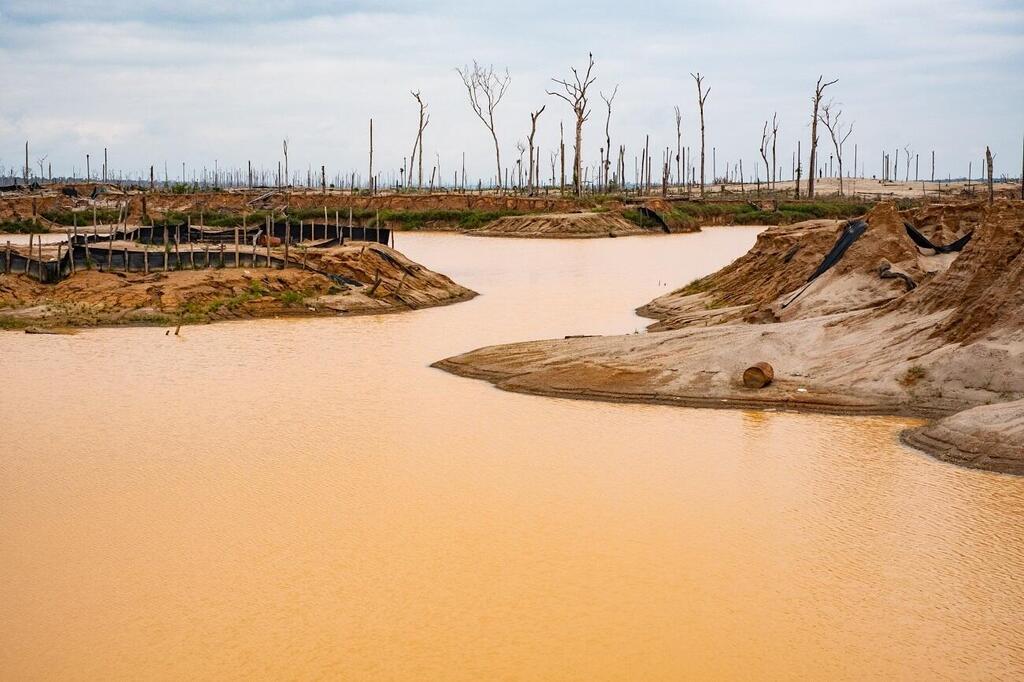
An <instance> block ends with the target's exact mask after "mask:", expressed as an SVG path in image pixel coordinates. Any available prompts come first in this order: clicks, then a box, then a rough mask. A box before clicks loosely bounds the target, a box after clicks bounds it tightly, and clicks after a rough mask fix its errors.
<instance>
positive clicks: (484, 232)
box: [470, 212, 661, 239]
mask: <svg viewBox="0 0 1024 682" xmlns="http://www.w3.org/2000/svg"><path fill="white" fill-rule="evenodd" d="M660 232H661V231H660V230H652V229H648V228H644V227H640V226H639V225H637V224H635V223H631V222H630V221H628V220H626V219H625V218H623V217H622V216H621V215H619V214H618V213H611V212H603V213H541V214H533V215H521V216H506V217H504V218H498V219H497V220H495V221H493V222H491V223H488V224H487V225H485V226H484V227H482V228H480V229H478V230H473V231H472V232H471V233H470V234H474V235H480V236H484V237H534V238H537V237H540V238H544V237H550V238H559V239H572V238H588V237H626V236H630V235H637V234H655V233H660Z"/></svg>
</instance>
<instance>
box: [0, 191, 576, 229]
mask: <svg viewBox="0 0 1024 682" xmlns="http://www.w3.org/2000/svg"><path fill="white" fill-rule="evenodd" d="M68 187H69V188H70V189H74V190H75V192H77V193H78V196H77V197H71V196H65V195H64V194H62V193H61V192H60V190H61V189H62V187H54V188H53V189H48V190H47V191H44V192H40V193H35V194H10V195H5V196H2V197H0V221H6V220H24V219H30V218H32V217H39V216H42V215H44V214H47V213H51V212H55V211H62V210H65V211H66V210H71V209H73V208H76V207H77V208H82V207H84V206H87V205H88V206H89V207H90V210H88V211H85V212H84V213H83V214H82V215H83V218H88V219H89V220H90V221H91V206H92V205H94V204H95V205H96V206H98V207H100V208H115V209H121V208H122V207H124V208H126V209H127V216H126V219H127V220H128V221H129V222H139V221H140V220H142V219H143V217H144V216H145V217H151V218H153V217H155V218H156V219H160V218H161V217H162V216H164V215H166V214H169V213H179V214H181V213H188V214H192V215H194V216H195V217H196V218H198V216H199V214H200V212H205V213H207V214H216V213H226V214H241V213H242V212H243V211H246V210H249V211H254V210H267V209H273V210H276V211H281V210H284V209H289V210H292V211H294V210H313V209H319V210H322V209H323V208H324V207H326V208H327V210H328V213H329V216H330V219H331V220H333V218H334V211H336V210H337V211H340V212H342V213H343V214H347V211H348V209H350V208H351V209H353V210H356V211H376V210H379V211H417V212H438V211H440V212H444V211H454V212H458V211H477V212H481V213H501V212H522V213H536V212H551V211H570V210H575V209H578V208H579V207H580V203H579V202H578V201H576V200H575V199H571V198H564V197H546V196H539V197H526V196H509V195H500V196H499V195H494V194H468V193H467V194H449V193H436V194H426V193H416V194H381V195H376V196H369V195H360V194H351V193H348V192H340V191H334V190H332V191H329V192H327V193H321V192H316V191H312V190H311V191H298V190H288V191H285V190H266V189H254V190H246V191H242V190H231V191H224V192H200V193H194V194H174V193H172V192H163V191H153V192H142V191H122V190H120V189H117V188H115V187H113V186H102V187H103V189H104V191H103V193H101V194H99V195H97V197H96V199H95V201H93V200H91V199H90V197H91V193H92V191H93V189H94V187H95V186H94V185H72V186H68ZM345 217H347V215H346V216H345ZM83 224H84V223H83Z"/></svg>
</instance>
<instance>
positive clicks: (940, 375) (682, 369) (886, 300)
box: [437, 201, 1024, 471]
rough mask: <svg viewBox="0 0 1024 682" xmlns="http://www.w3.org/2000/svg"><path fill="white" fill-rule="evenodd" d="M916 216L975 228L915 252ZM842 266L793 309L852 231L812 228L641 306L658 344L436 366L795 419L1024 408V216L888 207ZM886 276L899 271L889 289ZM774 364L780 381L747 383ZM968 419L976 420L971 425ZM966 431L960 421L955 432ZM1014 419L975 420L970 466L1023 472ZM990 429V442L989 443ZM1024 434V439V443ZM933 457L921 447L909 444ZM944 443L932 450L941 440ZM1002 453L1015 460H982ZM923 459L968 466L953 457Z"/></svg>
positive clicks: (944, 225) (771, 236)
mask: <svg viewBox="0 0 1024 682" xmlns="http://www.w3.org/2000/svg"><path fill="white" fill-rule="evenodd" d="M904 218H907V219H910V220H912V221H913V222H914V224H915V225H917V226H918V227H919V228H920V229H921V230H922V231H923V232H924V233H925V234H926V235H927V236H928V237H929V238H931V239H932V240H933V241H934V242H937V243H948V242H949V241H952V239H953V238H955V237H957V236H960V235H962V234H965V233H966V232H968V231H970V230H972V229H973V230H975V235H974V238H973V239H972V241H971V243H970V244H969V245H968V246H967V247H966V248H965V249H964V251H963V252H962V253H961V254H959V255H958V256H956V255H953V256H950V255H936V254H932V253H930V252H923V251H921V250H919V249H917V248H916V247H915V246H914V245H913V243H912V242H910V240H909V239H908V238H907V236H906V234H905V232H904V231H903V225H902V221H903V219H904ZM867 219H868V223H869V228H868V231H867V232H866V233H865V235H864V236H863V237H861V239H860V240H858V241H857V242H855V243H854V245H853V246H852V247H851V248H850V249H849V251H847V253H846V255H845V257H844V258H843V259H842V260H841V261H840V262H839V264H838V265H836V266H835V267H834V268H833V269H832V270H830V271H829V272H828V273H826V274H825V275H823V276H822V277H820V278H819V279H818V280H816V281H815V282H814V284H812V285H811V286H810V287H809V288H808V290H807V291H806V293H805V294H803V296H802V297H801V298H800V299H798V300H797V302H796V303H794V304H792V305H790V306H788V307H786V308H785V309H784V308H783V305H782V304H783V303H785V302H787V301H789V300H790V299H791V298H792V297H793V295H794V292H795V291H797V290H798V289H799V288H800V287H801V286H802V285H803V284H804V282H805V281H806V279H807V277H808V275H809V274H810V273H811V272H812V271H813V270H814V268H815V267H816V266H817V265H818V263H820V262H821V260H822V258H823V256H824V254H825V253H826V252H827V251H828V250H829V249H830V248H831V246H832V244H833V243H834V242H835V239H836V237H837V234H838V232H839V230H840V229H841V227H842V223H841V222H839V221H809V222H806V223H800V224H796V225H791V226H786V227H774V228H769V229H768V230H766V231H765V232H763V233H762V234H761V236H760V237H759V239H758V242H757V244H756V245H755V246H754V248H753V249H752V250H751V251H750V252H749V253H748V254H747V255H745V256H743V257H741V258H740V259H738V260H737V261H735V262H734V263H733V264H731V265H729V266H727V267H726V268H723V269H722V270H720V271H719V272H717V273H715V274H713V275H711V276H709V277H707V278H704V279H702V280H698V281H697V282H694V283H691V284H690V285H688V286H686V287H684V288H682V289H680V290H678V291H676V292H673V293H672V294H668V295H666V296H663V297H660V298H659V299H657V300H655V301H652V302H651V303H649V304H648V305H646V306H644V307H643V308H642V309H641V312H642V313H643V314H646V315H650V316H653V317H656V318H658V320H659V321H658V322H657V323H655V324H654V325H652V329H653V330H660V331H656V332H655V333H649V334H645V335H634V336H622V337H594V338H581V339H557V340H548V341H533V342H527V343H518V344H509V345H502V346H492V347H488V348H482V349H479V350H476V351H472V352H470V353H466V354H464V355H460V356H456V357H453V358H448V359H446V360H443V361H441V362H439V363H437V366H438V367H441V368H443V369H446V370H448V371H451V372H454V373H457V374H461V375H465V376H471V377H477V378H483V379H486V380H489V381H491V382H493V383H495V384H496V385H497V386H499V387H500V388H504V389H508V390H515V391H523V392H529V393H538V394H545V395H556V396H564V397H576V398H595V399H604V400H628V401H641V402H660V403H672V404H683V405H700V406H719V407H779V406H781V407H786V408H793V409H804V410H816V411H826V412H838V413H880V414H905V415H919V416H931V417H938V416H943V415H948V414H951V413H954V412H957V411H960V410H965V409H969V408H972V407H976V406H979V405H987V404H991V403H1007V402H1009V401H1018V402H1016V403H1010V404H1009V405H1008V406H1007V407H1006V410H1007V411H1008V412H1009V413H1011V414H1019V411H1020V409H1021V403H1020V402H1019V401H1020V399H1021V398H1024V204H1022V203H1021V202H1019V201H1017V202H1011V201H1001V202H997V204H996V205H995V206H994V207H992V208H989V207H987V206H985V205H983V204H958V205H933V206H929V207H925V208H921V209H914V210H911V211H909V212H903V213H900V212H898V211H897V210H896V209H895V208H894V207H893V206H891V205H880V206H878V207H876V208H875V209H873V210H872V211H871V212H870V213H869V214H868V216H867ZM880 270H884V271H886V272H893V271H898V272H901V273H903V274H904V275H906V276H907V277H908V278H910V279H911V280H912V281H913V282H914V283H915V284H916V288H915V289H913V290H912V291H908V285H907V284H906V283H905V280H904V279H903V278H900V277H895V278H883V277H881V276H880V274H879V273H880ZM759 361H765V362H769V363H771V364H772V365H773V366H774V368H775V377H776V378H775V381H774V382H773V383H772V384H771V385H770V386H768V387H766V388H763V389H749V388H746V387H744V386H743V384H742V382H741V380H740V377H741V375H742V372H743V370H744V369H745V368H746V367H748V366H750V365H752V364H754V363H755V362H759ZM966 414H967V416H966V417H965V418H966V419H967V420H968V422H969V423H972V422H971V421H970V420H971V419H972V416H971V413H966ZM958 423H959V422H958ZM1016 424H1019V422H1017V421H1014V420H1013V419H1002V420H995V419H993V420H989V421H985V422H982V421H978V422H976V427H972V428H971V429H966V428H959V429H953V428H949V429H947V430H946V431H944V432H943V433H946V434H947V435H948V436H949V437H950V438H954V441H953V442H952V443H951V445H952V447H959V446H960V445H961V443H957V442H956V441H955V436H956V434H970V437H971V438H972V439H974V440H973V441H972V442H973V443H979V444H981V445H978V446H977V447H979V448H982V450H981V451H978V452H974V451H973V450H971V448H972V447H975V446H974V445H969V444H966V443H962V444H963V446H964V447H963V448H961V450H960V451H961V452H968V451H971V452H974V455H973V460H972V461H973V464H974V465H975V466H979V467H983V468H989V469H995V470H1000V471H1018V469H1017V466H1018V464H1019V463H1021V462H1024V445H1022V444H1021V442H1020V438H1019V433H1018V432H1017V431H1014V429H1017V428H1018V427H1017V426H1015V425H1016ZM979 430H980V431H982V432H986V433H987V435H986V436H984V437H982V436H981V435H980V433H979ZM1015 434H1017V435H1015ZM912 442H914V443H915V444H917V445H919V446H924V447H927V446H928V441H926V440H925V439H924V438H917V439H916V440H913V441H912ZM933 442H936V439H934V438H933ZM996 442H998V443H1004V444H1006V447H1007V448H1009V453H1010V454H1006V453H1003V452H996V451H995V450H985V449H984V448H985V447H986V446H985V443H996ZM927 449H928V450H929V451H930V452H932V453H933V454H935V455H936V456H938V457H943V458H947V459H950V461H958V462H960V463H963V462H964V460H965V458H964V457H960V456H956V455H954V454H950V453H953V452H955V450H953V449H951V448H949V447H944V448H943V449H936V448H931V447H927Z"/></svg>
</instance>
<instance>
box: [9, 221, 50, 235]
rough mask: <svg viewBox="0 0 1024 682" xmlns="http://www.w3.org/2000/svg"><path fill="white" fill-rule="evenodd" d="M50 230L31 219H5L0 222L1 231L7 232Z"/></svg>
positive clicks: (40, 231) (22, 232)
mask: <svg viewBox="0 0 1024 682" xmlns="http://www.w3.org/2000/svg"><path fill="white" fill-rule="evenodd" d="M42 232H49V230H48V229H47V228H46V227H44V226H43V225H38V224H35V223H33V222H32V221H31V220H24V219H22V220H5V221H3V222H0V233H7V234H40V233H42Z"/></svg>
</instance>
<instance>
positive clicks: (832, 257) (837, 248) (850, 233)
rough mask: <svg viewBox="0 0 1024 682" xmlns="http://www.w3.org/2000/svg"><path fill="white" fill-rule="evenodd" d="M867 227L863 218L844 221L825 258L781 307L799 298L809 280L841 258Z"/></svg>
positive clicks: (815, 277)
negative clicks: (841, 230) (840, 231)
mask: <svg viewBox="0 0 1024 682" xmlns="http://www.w3.org/2000/svg"><path fill="white" fill-rule="evenodd" d="M867 229H868V224H867V223H866V222H864V221H863V220H851V221H850V222H848V223H846V227H844V228H843V232H842V234H840V235H839V239H837V240H836V243H835V244H834V245H833V246H832V249H831V250H830V251H829V252H828V253H827V254H825V259H824V260H822V261H821V265H819V266H818V267H817V268H815V270H814V272H812V273H811V276H810V277H808V278H807V283H806V284H805V285H804V286H803V287H802V288H801V289H800V291H798V292H796V295H795V296H793V298H791V299H789V301H788V302H787V303H784V304H783V306H782V307H783V308H786V307H788V306H789V305H790V304H791V303H792V302H793V301H795V300H796V299H797V298H799V296H800V294H802V293H804V292H805V291H806V290H807V287H809V286H810V285H811V282H813V281H814V280H816V279H818V278H819V277H821V276H822V275H823V274H825V273H826V272H827V271H828V270H829V268H831V267H832V266H833V265H835V264H836V263H838V262H839V261H840V260H842V258H843V254H845V253H846V250H847V249H849V248H850V246H852V245H853V243H854V242H855V241H857V240H858V239H860V236H861V235H862V234H864V232H865V231H866V230H867Z"/></svg>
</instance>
